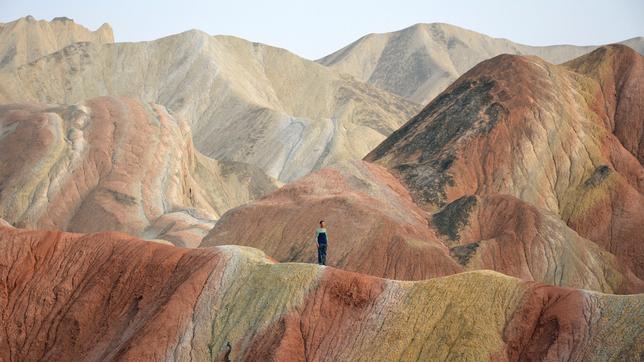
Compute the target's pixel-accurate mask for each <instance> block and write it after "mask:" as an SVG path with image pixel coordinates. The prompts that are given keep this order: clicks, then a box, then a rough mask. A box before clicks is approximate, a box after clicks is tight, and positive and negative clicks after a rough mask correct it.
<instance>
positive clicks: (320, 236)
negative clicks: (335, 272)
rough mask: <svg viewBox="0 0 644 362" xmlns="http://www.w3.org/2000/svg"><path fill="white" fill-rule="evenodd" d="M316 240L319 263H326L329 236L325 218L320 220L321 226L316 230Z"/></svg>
mask: <svg viewBox="0 0 644 362" xmlns="http://www.w3.org/2000/svg"><path fill="white" fill-rule="evenodd" d="M315 241H316V242H317V243H318V264H320V265H326V246H327V242H328V241H329V238H328V236H327V234H326V227H325V225H324V220H320V227H319V228H318V229H317V230H316V231H315Z"/></svg>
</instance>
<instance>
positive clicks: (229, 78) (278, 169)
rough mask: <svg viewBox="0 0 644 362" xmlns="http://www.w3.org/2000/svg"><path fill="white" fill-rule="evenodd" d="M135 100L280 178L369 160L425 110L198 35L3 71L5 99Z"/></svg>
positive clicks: (275, 52) (99, 48)
mask: <svg viewBox="0 0 644 362" xmlns="http://www.w3.org/2000/svg"><path fill="white" fill-rule="evenodd" d="M104 95H109V96H130V97H135V98H141V99H142V100H144V101H147V102H154V103H157V104H161V105H163V106H165V107H167V108H168V109H170V110H172V111H173V112H174V113H175V114H177V115H178V116H179V117H181V118H183V119H186V120H187V121H188V122H190V124H191V127H192V130H193V137H194V142H195V145H196V147H197V148H198V149H199V150H200V151H201V152H202V153H204V154H206V155H208V156H210V157H214V158H217V159H222V160H229V161H240V162H245V163H249V164H252V165H254V166H257V167H259V168H261V169H262V170H264V172H265V173H267V174H268V175H269V176H271V177H274V178H277V179H280V180H292V179H295V178H297V177H300V176H303V175H305V174H307V173H309V172H310V171H311V170H314V169H318V168H320V167H321V166H324V165H326V164H328V163H330V162H334V161H337V160H345V159H357V158H361V157H363V156H364V155H366V154H367V153H368V152H369V151H370V150H371V149H372V148H373V147H375V146H376V145H377V144H378V143H380V142H381V141H382V140H384V138H385V137H386V136H388V135H389V134H390V133H391V132H393V131H394V130H395V129H397V128H398V127H400V126H401V125H402V124H403V123H404V122H405V121H406V120H407V119H409V118H410V117H411V116H413V114H415V113H416V112H417V111H418V110H419V109H420V107H418V106H417V105H416V104H414V103H411V102H408V101H405V100H403V99H401V98H399V97H397V96H394V95H392V94H390V93H388V92H385V91H382V90H380V89H379V88H376V87H373V86H370V85H367V84H365V83H361V82H358V81H356V80H355V79H353V78H351V77H350V76H348V75H340V74H339V73H338V72H336V71H334V70H332V69H329V68H327V67H324V66H322V65H320V64H317V63H315V62H312V61H308V60H305V59H302V58H299V57H298V56H296V55H294V54H292V53H290V52H288V51H286V50H283V49H278V48H273V47H269V46H266V45H262V44H257V43H251V42H248V41H245V40H242V39H238V38H234V37H228V36H217V37H212V36H209V35H207V34H205V33H203V32H199V31H196V30H193V31H188V32H185V33H181V34H178V35H173V36H170V37H167V38H162V39H159V40H155V41H151V42H141V43H117V44H96V43H77V44H74V45H70V46H69V47H66V48H64V49H62V50H61V51H59V52H56V53H54V54H51V55H49V56H46V57H43V58H41V59H39V60H37V61H35V62H33V63H30V64H28V65H24V66H21V67H19V68H17V69H15V70H7V71H2V72H0V102H16V101H33V102H46V103H52V102H53V103H66V104H69V103H76V102H80V101H82V100H84V99H88V98H92V97H96V96H104Z"/></svg>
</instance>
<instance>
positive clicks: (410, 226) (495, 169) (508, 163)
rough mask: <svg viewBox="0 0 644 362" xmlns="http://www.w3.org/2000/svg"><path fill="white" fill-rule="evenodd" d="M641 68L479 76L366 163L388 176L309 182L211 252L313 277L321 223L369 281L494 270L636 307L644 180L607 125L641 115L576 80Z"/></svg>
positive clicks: (260, 210) (486, 68) (214, 241)
mask: <svg viewBox="0 0 644 362" xmlns="http://www.w3.org/2000/svg"><path fill="white" fill-rule="evenodd" d="M598 57H599V58H600V59H604V60H603V61H597V58H598ZM641 58H642V57H641V56H639V55H637V54H634V52H632V51H631V50H630V49H628V48H625V47H620V46H611V47H604V48H600V49H599V50H597V51H595V52H593V53H591V54H590V55H588V56H586V57H582V58H580V59H577V60H575V61H573V62H571V63H570V64H569V65H566V66H556V65H552V64H548V63H546V62H544V61H542V60H540V59H538V58H534V57H520V56H509V55H504V56H499V57H496V58H494V59H491V60H488V61H485V62H483V63H481V64H479V65H478V66H477V67H475V68H474V69H472V70H471V71H470V72H468V73H467V74H466V75H464V76H463V77H461V78H460V79H459V80H458V81H457V82H456V83H455V84H453V85H452V86H451V87H450V88H449V89H448V90H447V91H445V92H444V93H443V94H441V95H440V96H439V97H437V98H436V99H435V100H434V101H433V102H432V103H430V104H429V105H428V106H427V107H426V108H425V109H424V110H423V111H422V112H421V113H420V114H419V115H417V116H416V117H415V118H413V119H412V120H410V121H409V122H408V123H407V124H406V125H405V126H404V127H403V128H401V129H400V130H398V131H396V132H395V133H394V134H393V135H392V136H390V137H389V138H388V139H387V140H386V141H385V142H383V144H381V145H380V146H379V147H378V148H376V149H375V150H374V151H372V152H371V153H370V154H369V155H368V156H367V158H366V159H367V160H368V161H372V162H375V163H377V164H380V165H382V166H385V167H386V168H388V169H389V170H390V172H391V173H389V172H388V171H387V170H385V169H383V168H380V167H376V166H374V165H369V164H361V163H354V164H352V165H351V166H347V165H340V166H337V167H335V168H334V167H332V168H329V169H326V170H322V171H320V172H317V173H313V174H311V175H309V176H307V177H305V178H303V179H301V180H299V181H296V182H294V183H292V184H289V185H287V186H285V187H284V188H282V189H281V190H278V191H276V192H275V193H273V194H270V195H268V196H267V197H265V198H263V199H261V200H258V201H256V202H252V203H250V204H247V205H244V206H242V207H240V208H237V209H233V210H231V211H229V212H228V213H226V214H224V216H223V217H222V218H221V220H220V221H219V222H218V223H217V225H215V227H214V228H213V229H212V231H211V232H210V233H209V234H208V236H206V238H204V241H203V242H202V246H206V245H223V244H240V245H248V246H253V247H258V248H260V249H262V250H264V251H265V252H266V253H267V254H269V255H271V256H273V257H275V258H277V259H278V260H280V261H306V262H311V261H313V260H314V256H315V248H314V245H315V243H314V241H313V236H312V233H313V230H314V229H315V227H316V224H317V221H318V220H319V219H325V220H327V223H328V225H329V227H328V228H329V232H330V237H331V246H330V257H329V261H330V263H331V265H335V266H338V267H341V268H345V269H349V270H354V271H359V272H362V273H367V274H372V275H376V276H384V277H393V278H400V279H423V278H428V277H433V276H439V275H446V274H450V273H453V272H454V270H455V269H458V268H460V269H463V270H475V269H493V270H496V271H500V272H503V273H506V274H508V275H512V276H516V277H519V278H523V279H526V280H536V281H540V282H544V283H550V284H555V285H564V286H571V287H578V288H586V289H593V290H599V291H605V292H618V293H630V292H638V291H642V290H643V284H642V281H641V279H640V278H641V274H637V276H636V275H634V274H633V272H632V270H633V271H636V272H637V273H641V265H640V264H638V263H640V261H641V260H642V245H644V244H643V243H642V239H641V238H642V235H644V230H643V229H642V228H644V210H643V207H644V200H643V196H642V192H641V191H642V187H643V185H644V184H643V183H642V179H643V177H644V170H643V169H642V165H641V164H640V163H639V162H638V160H637V158H636V157H635V156H634V153H632V152H629V150H627V149H625V148H624V147H623V146H622V143H621V142H620V139H619V138H618V137H617V136H616V135H615V133H613V127H611V126H610V125H611V124H616V125H620V124H624V123H625V122H627V121H626V120H625V119H630V118H628V117H627V118H624V117H626V116H621V115H632V114H635V115H638V114H637V112H635V111H633V110H632V109H631V108H632V107H635V105H637V104H640V103H641V102H642V101H644V99H642V97H640V96H639V95H638V94H637V92H636V91H637V87H634V88H633V87H631V88H629V87H628V86H626V85H628V84H631V83H632V82H630V81H628V76H626V78H624V77H617V78H615V79H619V81H616V83H618V84H621V86H619V87H617V88H619V89H621V90H622V92H623V93H620V96H619V97H616V96H613V97H608V96H605V95H604V93H607V92H605V91H602V89H603V88H602V85H603V87H604V88H606V87H607V86H606V84H608V83H609V82H608V81H607V80H602V81H600V80H598V78H593V77H591V76H589V75H586V74H592V72H591V71H588V70H587V71H586V72H585V73H583V74H582V73H580V72H577V71H573V70H571V69H573V68H574V69H581V68H582V67H581V66H580V65H579V64H604V65H605V64H612V66H613V68H615V69H616V71H615V72H617V73H620V72H621V71H619V69H631V70H629V71H628V72H626V73H627V75H628V74H631V75H632V74H639V73H637V71H636V70H632V69H637V67H641V64H642V63H641V61H640V60H641ZM611 59H612V60H611ZM619 59H623V60H621V61H620V60H619ZM620 62H623V63H625V64H627V65H619V66H618V64H622V63H620ZM638 62H639V63H638ZM573 64H574V65H576V66H575V67H573V66H572V65H573ZM598 68H599V67H598V66H596V67H594V68H593V67H592V66H589V68H588V69H598ZM615 72H613V73H610V74H617V73H615ZM602 74H603V73H602ZM620 74H621V73H620ZM606 79H612V78H606ZM634 92H635V94H634ZM638 97H639V98H638ZM631 98H635V99H639V103H637V102H634V101H632V100H631V101H626V100H628V99H631ZM617 100H620V101H619V102H618V103H619V104H621V105H620V106H613V107H612V108H611V107H609V106H608V105H610V104H613V103H615V102H617ZM611 102H612V103H611ZM599 104H606V106H605V107H599V106H598V105H599ZM629 105H630V106H629ZM611 109H621V111H620V112H612V111H611ZM629 122H631V123H632V121H629ZM640 123H641V121H640ZM615 129H618V127H615ZM398 180H400V181H398ZM392 191H393V192H392ZM430 251H431V252H430ZM448 255H449V256H450V258H451V259H452V261H455V262H456V263H457V265H456V267H455V266H454V264H453V263H451V262H450V261H449V259H448V258H447V256H448ZM638 276H639V277H638Z"/></svg>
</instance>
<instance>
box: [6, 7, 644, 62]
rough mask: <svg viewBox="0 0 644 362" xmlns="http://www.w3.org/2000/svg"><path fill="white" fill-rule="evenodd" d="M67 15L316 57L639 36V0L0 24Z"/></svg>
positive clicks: (108, 16)
mask: <svg viewBox="0 0 644 362" xmlns="http://www.w3.org/2000/svg"><path fill="white" fill-rule="evenodd" d="M26 15H33V16H34V17H36V18H37V19H47V20H50V19H51V18H53V17H56V16H67V17H69V18H72V19H74V20H75V21H76V22H78V23H80V24H83V25H85V26H87V27H89V28H91V29H96V28H97V27H99V26H100V25H101V24H102V23H104V22H107V23H110V24H111V25H112V28H113V29H114V35H115V37H116V40H117V41H139V40H152V39H156V38H159V37H162V36H165V35H170V34H174V33H179V32H182V31H185V30H188V29H200V30H203V31H205V32H207V33H209V34H213V35H214V34H229V35H236V36H239V37H242V38H245V39H248V40H252V41H257V42H262V43H266V44H270V45H275V46H279V47H282V48H286V49H289V50H291V51H293V52H295V53H297V54H299V55H301V56H304V57H307V58H310V59H316V58H319V57H321V56H323V55H326V54H328V53H331V52H333V51H335V50H337V49H339V48H341V47H343V46H344V45H347V44H348V43H350V42H352V41H354V40H356V39H358V38H359V37H361V36H363V35H365V34H368V33H374V32H378V33H379V32H388V31H394V30H399V29H402V28H405V27H408V26H410V25H412V24H415V23H431V22H444V23H449V24H453V25H457V26H461V27H464V28H468V29H472V30H475V31H478V32H481V33H484V34H487V35H491V36H494V37H502V38H508V39H510V40H513V41H516V42H520V43H524V44H530V45H550V44H563V43H567V44H578V45H585V44H605V43H611V42H616V41H620V40H624V39H628V38H632V37H635V36H644V0H603V1H597V0H585V1H566V0H559V1H551V0H539V1H536V0H534V1H533V0H525V1H520V0H507V1H501V0H480V1H459V0H441V1H433V0H408V1H405V0H387V1H383V0H317V1H306V0H300V1H297V0H268V1H259V0H255V1H247V0H228V1H221V0H217V1H214V0H182V1H167V0H154V1H153V0H145V1H139V0H111V1H103V0H58V1H53V0H0V22H7V21H12V20H15V19H16V18H19V17H22V16H26Z"/></svg>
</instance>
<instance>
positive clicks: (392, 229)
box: [201, 162, 644, 293]
mask: <svg viewBox="0 0 644 362" xmlns="http://www.w3.org/2000/svg"><path fill="white" fill-rule="evenodd" d="M322 219H324V220H325V221H326V223H327V225H328V226H327V229H328V232H329V236H330V246H329V255H328V258H327V260H328V264H329V265H332V266H335V267H339V268H342V269H346V270H350V271H357V272H360V273H364V274H369V275H375V276H380V277H386V278H395V279H402V280H422V279H427V278H432V277H437V276H444V275H450V274H454V273H458V272H461V271H464V270H479V269H491V270H496V271H499V272H502V273H504V274H507V275H511V276H515V277H518V278H522V279H524V280H534V281H539V282H543V283H548V284H553V285H561V286H569V287H576V288H583V289H590V290H597V291H603V292H608V293H633V292H641V291H644V283H643V282H642V281H641V280H640V279H639V278H637V277H636V276H635V275H633V273H632V271H631V270H630V269H629V268H628V267H624V266H623V265H622V263H621V262H620V261H619V260H618V259H617V258H616V257H615V256H614V255H612V254H611V253H609V252H607V251H605V250H603V249H602V248H600V247H599V246H597V245H595V244H594V243H593V242H591V241H589V240H588V239H586V238H583V237H581V236H580V235H578V234H577V233H576V232H575V231H573V230H571V229H570V228H569V227H567V226H566V224H565V223H564V222H563V221H562V220H561V219H559V218H558V217H556V216H555V215H552V214H550V213H547V212H545V211H543V210H539V209H537V208H536V207H534V206H532V205H530V204H528V203H525V202H523V201H521V200H519V199H516V198H514V197H511V196H501V195H495V196H485V197H480V198H477V197H471V198H463V199H459V200H457V201H455V202H454V203H453V204H450V205H449V206H448V207H446V208H445V209H443V210H441V212H439V213H435V214H434V215H431V214H429V213H427V212H424V211H423V210H422V209H421V208H420V207H418V206H417V205H416V204H414V203H413V201H412V199H411V196H410V194H409V192H408V191H407V190H406V189H405V187H404V186H403V185H402V184H401V183H400V182H399V181H398V180H397V179H396V178H395V177H394V176H393V175H392V174H390V173H389V172H387V170H385V169H383V168H382V167H379V166H376V165H373V164H368V163H365V162H362V163H360V162H357V163H351V164H341V165H335V166H333V167H330V168H325V169H322V170H320V171H317V172H315V173H313V174H311V175H309V176H307V177H305V178H303V179H301V180H298V181H296V182H293V183H290V184H288V185H286V186H284V187H282V188H281V189H279V190H278V191H276V192H274V193H272V194H270V195H268V196H266V197H264V198H262V199H260V200H257V201H254V202H251V203H249V204H246V205H243V206H240V207H238V208H235V209H232V210H230V211H228V212H227V213H226V214H224V215H223V216H222V218H221V219H220V220H219V221H218V222H217V224H216V225H215V226H214V228H213V229H212V230H211V231H210V232H209V233H208V235H207V236H206V237H205V238H204V241H203V242H202V244H201V246H202V247H203V246H213V245H228V244H237V245H244V246H251V247H255V248H259V249H261V250H263V251H264V252H266V253H267V254H268V255H270V256H272V257H274V258H276V259H277V260H278V261H282V262H309V263H312V262H315V260H316V250H315V245H316V244H315V240H314V231H315V228H316V227H317V223H318V221H319V220H322Z"/></svg>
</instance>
